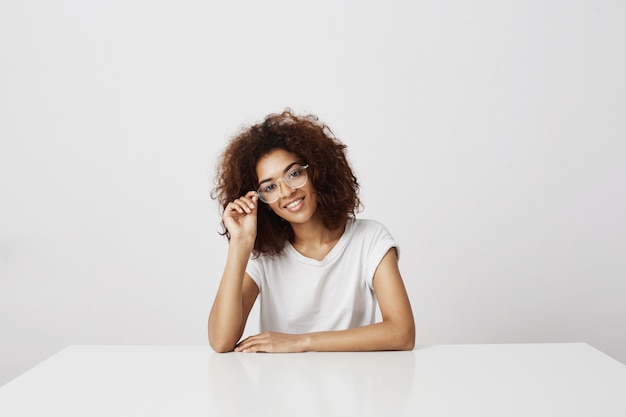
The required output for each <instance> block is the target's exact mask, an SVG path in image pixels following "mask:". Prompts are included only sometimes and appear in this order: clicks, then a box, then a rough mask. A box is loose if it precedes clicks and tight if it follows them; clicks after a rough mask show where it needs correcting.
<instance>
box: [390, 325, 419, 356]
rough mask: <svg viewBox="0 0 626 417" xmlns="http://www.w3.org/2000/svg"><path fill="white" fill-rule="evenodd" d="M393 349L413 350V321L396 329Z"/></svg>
mask: <svg viewBox="0 0 626 417" xmlns="http://www.w3.org/2000/svg"><path fill="white" fill-rule="evenodd" d="M396 343H397V344H396V346H395V349H394V350H413V349H414V348H415V323H414V322H411V324H410V325H407V326H404V327H403V328H402V329H400V331H398V334H397V337H396Z"/></svg>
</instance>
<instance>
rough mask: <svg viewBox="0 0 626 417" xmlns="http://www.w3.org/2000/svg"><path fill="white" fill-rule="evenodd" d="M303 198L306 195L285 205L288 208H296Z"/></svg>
mask: <svg viewBox="0 0 626 417" xmlns="http://www.w3.org/2000/svg"><path fill="white" fill-rule="evenodd" d="M303 200H304V197H300V198H298V199H296V200H293V201H291V202H290V203H289V204H287V205H285V206H284V207H285V208H286V209H287V210H293V209H294V208H296V207H298V206H299V205H300V204H301V203H302V201H303Z"/></svg>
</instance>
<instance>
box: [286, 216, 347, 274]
mask: <svg viewBox="0 0 626 417" xmlns="http://www.w3.org/2000/svg"><path fill="white" fill-rule="evenodd" d="M354 221H355V220H354V219H348V221H347V223H346V227H345V230H344V231H343V234H342V235H341V237H340V238H339V240H338V241H337V243H335V246H333V248H332V249H331V250H330V252H328V253H327V254H326V256H325V257H324V259H322V260H321V261H318V260H317V259H313V258H309V257H307V256H304V255H303V254H301V253H300V252H298V250H297V249H296V248H295V247H294V246H293V245H292V244H291V242H289V241H287V244H286V246H285V253H286V254H287V255H288V256H290V257H292V258H295V259H296V260H298V261H299V262H302V263H305V264H307V265H313V266H325V265H328V264H329V263H331V262H333V261H334V260H335V259H337V258H338V257H339V255H340V254H341V253H342V252H343V250H344V249H345V248H346V246H347V245H348V242H349V241H350V237H351V236H352V232H353V231H354Z"/></svg>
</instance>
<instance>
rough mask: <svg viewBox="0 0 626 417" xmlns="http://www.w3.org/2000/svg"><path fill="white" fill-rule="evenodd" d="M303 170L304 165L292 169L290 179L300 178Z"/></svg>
mask: <svg viewBox="0 0 626 417" xmlns="http://www.w3.org/2000/svg"><path fill="white" fill-rule="evenodd" d="M303 171H304V168H302V167H300V168H298V169H296V170H295V171H291V173H290V174H289V179H293V178H298V177H299V176H300V175H302V172H303Z"/></svg>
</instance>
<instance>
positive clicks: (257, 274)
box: [246, 258, 263, 293]
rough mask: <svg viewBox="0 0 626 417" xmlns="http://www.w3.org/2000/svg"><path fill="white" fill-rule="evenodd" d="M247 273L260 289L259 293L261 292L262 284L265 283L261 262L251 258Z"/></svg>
mask: <svg viewBox="0 0 626 417" xmlns="http://www.w3.org/2000/svg"><path fill="white" fill-rule="evenodd" d="M246 273H247V274H248V275H250V278H252V281H254V283H255V284H256V286H257V287H258V288H259V293H260V292H261V282H263V269H262V268H261V265H260V262H259V260H258V258H257V259H254V258H250V260H249V261H248V265H247V266H246Z"/></svg>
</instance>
